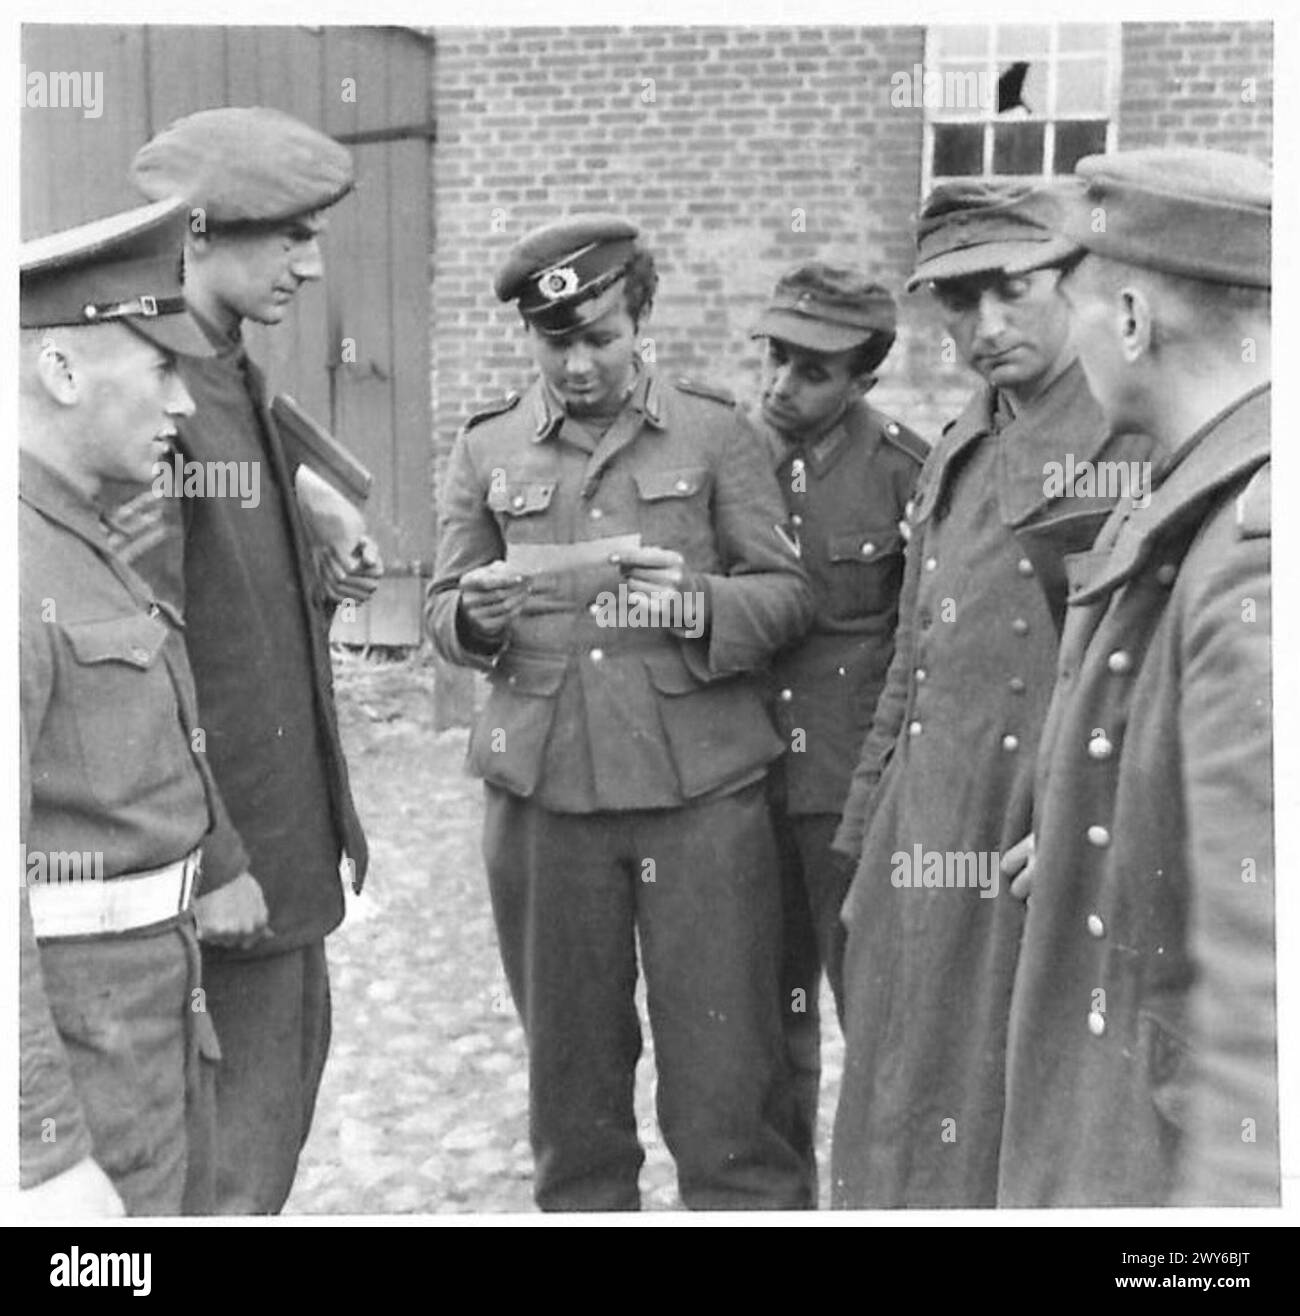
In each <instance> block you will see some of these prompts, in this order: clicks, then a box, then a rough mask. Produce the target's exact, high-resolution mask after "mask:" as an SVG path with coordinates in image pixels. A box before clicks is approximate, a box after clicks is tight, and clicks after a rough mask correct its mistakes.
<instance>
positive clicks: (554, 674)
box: [491, 654, 568, 697]
mask: <svg viewBox="0 0 1300 1316" xmlns="http://www.w3.org/2000/svg"><path fill="white" fill-rule="evenodd" d="M567 671H568V663H567V661H566V660H565V659H563V658H561V659H560V660H559V661H556V660H554V659H547V660H545V661H542V660H537V659H531V660H530V659H527V658H522V659H521V658H520V657H519V656H518V655H517V654H512V655H510V658H509V659H507V660H503V661H502V663H501V665H500V666H499V667H498V668H497V669H496V671H495V672H493V674H492V677H491V680H492V684H493V685H503V686H506V687H507V688H508V689H510V690H513V691H515V693H517V694H521V695H542V696H547V697H549V696H551V695H555V694H558V693H559V690H560V687H561V686H562V685H563V684H564V676H565V673H566V672H567Z"/></svg>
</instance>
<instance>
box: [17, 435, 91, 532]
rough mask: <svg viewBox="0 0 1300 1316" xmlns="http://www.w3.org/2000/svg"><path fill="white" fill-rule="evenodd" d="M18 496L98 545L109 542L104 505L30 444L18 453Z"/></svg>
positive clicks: (51, 518)
mask: <svg viewBox="0 0 1300 1316" xmlns="http://www.w3.org/2000/svg"><path fill="white" fill-rule="evenodd" d="M18 497H19V498H20V499H22V501H23V502H25V503H26V504H27V505H28V506H29V507H34V508H35V509H36V510H37V511H38V512H40V513H41V515H42V516H45V517H48V518H49V519H50V520H51V521H56V522H57V523H58V524H59V525H61V526H63V527H64V529H66V530H71V531H72V533H73V534H74V535H76V536H77V537H78V538H79V539H84V540H85V541H86V542H87V543H88V544H91V545H92V546H93V547H94V548H96V549H101V550H102V549H103V548H104V547H105V545H106V543H107V531H106V528H105V526H104V521H103V518H102V517H101V515H100V509H99V508H98V507H97V506H96V505H95V504H94V503H93V502H91V501H90V499H89V498H87V497H86V495H85V494H84V493H82V492H81V490H80V489H78V488H77V487H76V486H75V485H73V484H72V483H70V482H69V481H68V480H66V479H65V478H64V477H63V476H62V475H61V474H60V473H59V472H58V471H56V470H55V469H54V467H52V466H48V465H46V463H45V462H43V461H42V460H41V459H40V458H39V457H38V456H36V454H35V453H33V452H31V451H29V450H28V449H26V448H23V449H20V450H19V453H18Z"/></svg>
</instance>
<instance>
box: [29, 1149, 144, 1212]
mask: <svg viewBox="0 0 1300 1316" xmlns="http://www.w3.org/2000/svg"><path fill="white" fill-rule="evenodd" d="M19 1197H20V1201H21V1203H22V1207H23V1214H24V1216H26V1217H29V1218H33V1219H37V1220H54V1219H59V1218H63V1219H67V1218H69V1217H76V1216H95V1217H96V1218H103V1217H107V1216H123V1215H125V1214H126V1207H125V1206H123V1204H122V1199H121V1198H120V1197H119V1196H118V1193H117V1189H116V1188H114V1187H113V1181H112V1180H111V1179H110V1178H109V1177H108V1175H106V1174H105V1173H104V1171H103V1170H101V1169H100V1168H99V1165H98V1164H97V1163H96V1162H95V1161H93V1160H92V1159H91V1158H90V1157H89V1156H87V1157H86V1159H85V1160H84V1161H78V1162H77V1163H76V1165H74V1166H73V1167H72V1168H71V1169H69V1170H64V1171H63V1173H62V1174H56V1175H55V1176H54V1178H53V1179H46V1181H45V1182H44V1183H40V1184H37V1185H36V1187H35V1188H25V1189H23V1191H22V1192H21V1193H20V1194H19Z"/></svg>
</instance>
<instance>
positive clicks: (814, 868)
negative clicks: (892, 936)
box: [773, 806, 853, 1201]
mask: <svg viewBox="0 0 1300 1316" xmlns="http://www.w3.org/2000/svg"><path fill="white" fill-rule="evenodd" d="M839 821H840V820H839V815H838V814H832V813H811V814H793V815H792V814H786V813H784V812H783V811H782V810H781V809H780V808H779V807H776V806H774V808H773V823H774V826H775V830H776V840H777V852H778V855H779V857H780V863H781V903H782V915H783V918H782V928H783V938H782V947H783V949H782V956H781V1002H782V1015H783V1019H784V1031H785V1045H786V1053H787V1057H788V1060H789V1066H790V1081H791V1084H792V1086H793V1090H794V1098H793V1110H792V1119H793V1123H792V1125H791V1131H790V1140H791V1142H792V1143H793V1145H794V1147H795V1149H796V1150H797V1151H798V1152H799V1154H800V1156H802V1157H803V1160H804V1164H805V1166H806V1170H807V1174H808V1182H809V1189H810V1193H811V1196H812V1199H813V1201H816V1200H817V1106H818V1098H819V1095H820V1090H821V1072H822V1066H821V1040H822V1037H821V1034H822V1021H821V1009H820V996H821V979H822V973H823V971H825V974H826V979H827V981H828V982H829V983H830V988H831V993H832V996H833V998H834V1001H835V1009H836V1013H837V1014H838V1016H839V1022H840V1026H841V1027H843V1024H844V983H843V971H844V939H845V935H846V931H845V927H844V925H843V923H841V922H840V909H841V907H842V906H843V904H844V898H845V896H846V895H847V894H848V889H849V884H850V882H851V881H852V879H853V868H852V865H851V864H849V863H848V862H847V861H845V860H844V859H842V858H840V857H839V856H838V855H837V854H836V853H835V852H834V851H833V850H832V849H831V841H832V839H833V838H834V836H835V831H836V828H837V827H838V826H839Z"/></svg>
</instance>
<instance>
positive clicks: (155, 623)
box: [61, 613, 167, 671]
mask: <svg viewBox="0 0 1300 1316" xmlns="http://www.w3.org/2000/svg"><path fill="white" fill-rule="evenodd" d="M61 629H62V630H63V633H64V635H66V636H67V637H68V643H69V644H70V645H71V646H72V652H73V653H74V654H75V655H76V657H77V661H78V662H81V663H128V664H130V666H132V667H138V668H140V669H141V671H144V670H145V669H147V668H149V667H151V666H152V665H153V663H154V660H155V659H156V658H157V657H158V655H159V654H160V653H161V652H162V647H163V644H164V643H165V642H166V639H167V626H166V624H165V623H164V622H162V621H160V620H158V618H156V617H149V616H146V615H144V614H143V613H139V614H136V615H135V616H131V617H111V618H109V619H108V620H107V621H78V622H67V623H65V624H64V625H63V626H62V628H61Z"/></svg>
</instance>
